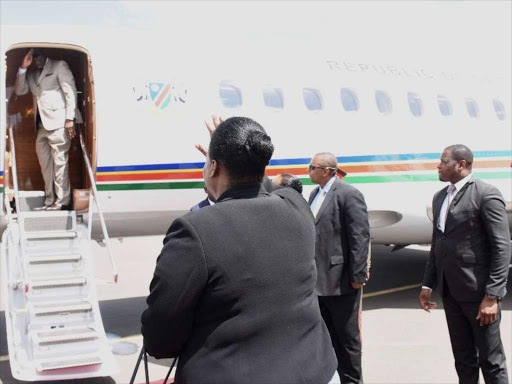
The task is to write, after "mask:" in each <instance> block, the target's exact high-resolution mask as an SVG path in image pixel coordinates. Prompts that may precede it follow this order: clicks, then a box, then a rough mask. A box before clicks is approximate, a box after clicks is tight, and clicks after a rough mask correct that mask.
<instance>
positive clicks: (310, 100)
mask: <svg viewBox="0 0 512 384" xmlns="http://www.w3.org/2000/svg"><path fill="white" fill-rule="evenodd" d="M302 98H303V99H304V104H306V108H307V109H308V110H310V111H321V110H322V96H321V95H320V92H319V91H318V90H317V89H313V88H304V89H303V90H302Z"/></svg>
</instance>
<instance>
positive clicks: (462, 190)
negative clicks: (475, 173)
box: [451, 178, 474, 208]
mask: <svg viewBox="0 0 512 384" xmlns="http://www.w3.org/2000/svg"><path fill="white" fill-rule="evenodd" d="M473 183H474V180H473V178H471V180H469V181H468V182H467V183H466V185H464V186H463V187H462V189H461V190H460V191H459V192H457V194H456V195H455V197H454V198H453V202H452V205H451V208H453V207H455V206H457V204H458V203H459V201H460V199H462V196H463V195H464V193H466V191H467V189H468V188H469V185H470V184H473Z"/></svg>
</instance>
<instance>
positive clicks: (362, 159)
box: [98, 150, 512, 172]
mask: <svg viewBox="0 0 512 384" xmlns="http://www.w3.org/2000/svg"><path fill="white" fill-rule="evenodd" d="M440 155H441V154H440V153H438V152H435V153H407V154H394V155H369V156H340V157H337V158H336V159H337V160H338V163H340V164H343V163H371V162H384V161H411V160H428V161H432V160H439V157H440ZM473 156H474V158H475V159H482V158H493V157H512V151H510V150H505V151H476V152H473ZM310 161H311V158H309V157H301V158H295V159H274V160H270V164H269V165H273V166H290V165H304V166H306V165H307V164H309V162H310ZM203 166H204V162H202V163H173V164H147V165H122V166H112V167H98V172H130V171H166V170H171V169H191V170H199V169H202V168H203Z"/></svg>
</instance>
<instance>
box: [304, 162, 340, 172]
mask: <svg viewBox="0 0 512 384" xmlns="http://www.w3.org/2000/svg"><path fill="white" fill-rule="evenodd" d="M308 169H309V172H313V171H314V170H315V169H330V170H331V171H334V170H336V168H332V167H321V166H319V165H313V164H309V167H308Z"/></svg>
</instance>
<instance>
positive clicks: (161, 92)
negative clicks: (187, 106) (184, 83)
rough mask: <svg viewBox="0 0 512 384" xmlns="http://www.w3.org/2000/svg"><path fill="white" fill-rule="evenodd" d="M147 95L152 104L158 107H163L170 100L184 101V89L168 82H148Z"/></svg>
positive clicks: (165, 106)
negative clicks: (180, 89) (178, 88)
mask: <svg viewBox="0 0 512 384" xmlns="http://www.w3.org/2000/svg"><path fill="white" fill-rule="evenodd" d="M148 85H149V96H150V97H151V101H152V102H153V105H154V106H155V107H157V108H158V109H165V108H167V107H168V106H169V103H170V102H171V101H175V102H181V103H184V102H185V97H184V96H185V95H186V92H187V91H186V90H185V91H182V92H178V90H177V89H176V88H175V87H174V86H172V85H171V84H169V83H149V84H148Z"/></svg>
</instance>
